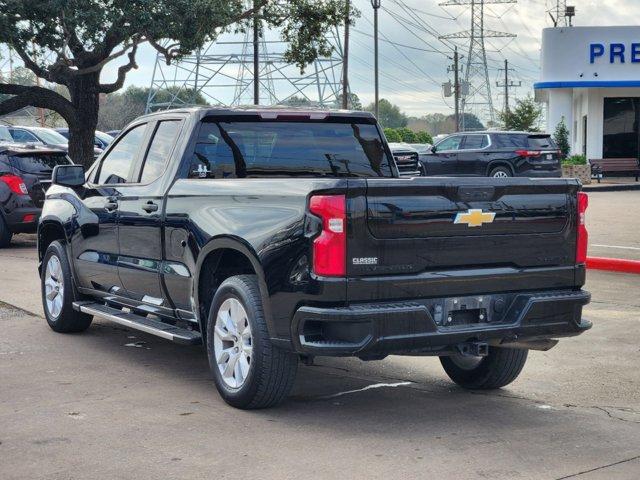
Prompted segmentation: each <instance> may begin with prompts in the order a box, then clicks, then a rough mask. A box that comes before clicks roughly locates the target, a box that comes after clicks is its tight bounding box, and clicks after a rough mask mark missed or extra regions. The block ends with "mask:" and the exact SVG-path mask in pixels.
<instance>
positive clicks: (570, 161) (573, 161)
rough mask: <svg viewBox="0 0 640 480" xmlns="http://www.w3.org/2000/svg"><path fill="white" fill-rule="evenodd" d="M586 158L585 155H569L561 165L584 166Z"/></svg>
mask: <svg viewBox="0 0 640 480" xmlns="http://www.w3.org/2000/svg"><path fill="white" fill-rule="evenodd" d="M586 164H587V157H586V156H585V155H571V156H570V157H567V158H565V159H563V160H562V165H586Z"/></svg>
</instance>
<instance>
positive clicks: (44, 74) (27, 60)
mask: <svg viewBox="0 0 640 480" xmlns="http://www.w3.org/2000/svg"><path fill="white" fill-rule="evenodd" d="M11 48H13V49H14V50H15V51H16V53H17V54H18V55H19V56H20V58H21V59H22V61H23V62H24V65H25V66H26V67H27V68H28V69H29V70H31V71H32V72H33V73H35V74H36V75H37V76H38V77H40V78H44V79H45V80H48V81H50V82H53V81H55V80H53V79H52V77H51V75H50V74H49V72H48V71H47V70H46V69H44V68H42V67H41V66H40V65H38V64H37V63H36V62H34V61H33V59H32V58H31V57H30V56H29V55H27V52H25V51H24V49H22V47H19V46H17V45H15V44H12V45H11Z"/></svg>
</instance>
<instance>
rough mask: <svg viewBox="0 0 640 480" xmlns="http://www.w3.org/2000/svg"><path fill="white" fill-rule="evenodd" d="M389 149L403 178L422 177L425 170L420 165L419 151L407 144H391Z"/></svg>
mask: <svg viewBox="0 0 640 480" xmlns="http://www.w3.org/2000/svg"><path fill="white" fill-rule="evenodd" d="M389 149H391V153H392V154H393V159H394V160H395V162H396V166H397V167H398V172H399V173H400V176H401V177H420V176H423V175H424V169H423V167H422V164H421V163H420V155H419V154H418V151H417V150H416V149H415V148H413V147H412V146H410V145H409V144H407V143H393V142H390V143H389Z"/></svg>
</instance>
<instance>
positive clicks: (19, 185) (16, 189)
mask: <svg viewBox="0 0 640 480" xmlns="http://www.w3.org/2000/svg"><path fill="white" fill-rule="evenodd" d="M0 182H4V183H6V184H7V186H8V187H9V190H11V191H12V192H13V193H15V194H17V195H29V190H27V186H26V185H25V184H24V182H23V181H22V179H21V178H20V177H18V176H17V175H12V174H9V175H3V176H1V177H0Z"/></svg>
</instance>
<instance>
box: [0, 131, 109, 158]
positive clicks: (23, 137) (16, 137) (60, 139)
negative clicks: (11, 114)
mask: <svg viewBox="0 0 640 480" xmlns="http://www.w3.org/2000/svg"><path fill="white" fill-rule="evenodd" d="M9 133H11V136H12V138H13V141H14V142H15V143H26V144H32V145H44V146H46V147H52V148H58V149H60V150H63V151H65V152H68V151H69V140H68V139H67V138H66V137H65V136H64V135H62V134H61V133H59V132H57V131H56V130H54V129H53V128H46V127H25V126H11V127H9ZM102 151H103V150H102V149H101V148H98V147H94V149H93V156H94V158H96V157H97V156H98V155H100V154H101V153H102Z"/></svg>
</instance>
